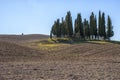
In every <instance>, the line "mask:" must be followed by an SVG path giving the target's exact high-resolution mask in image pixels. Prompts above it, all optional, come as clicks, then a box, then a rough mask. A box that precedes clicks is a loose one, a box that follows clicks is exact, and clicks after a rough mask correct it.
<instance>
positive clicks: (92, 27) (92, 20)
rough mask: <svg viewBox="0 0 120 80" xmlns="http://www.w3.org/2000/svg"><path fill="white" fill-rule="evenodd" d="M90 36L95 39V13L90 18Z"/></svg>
mask: <svg viewBox="0 0 120 80" xmlns="http://www.w3.org/2000/svg"><path fill="white" fill-rule="evenodd" d="M90 35H91V38H92V39H93V36H94V13H93V12H92V13H91V16H90Z"/></svg>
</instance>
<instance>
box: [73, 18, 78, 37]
mask: <svg viewBox="0 0 120 80" xmlns="http://www.w3.org/2000/svg"><path fill="white" fill-rule="evenodd" d="M77 33H78V26H77V19H75V22H74V37H76V36H77Z"/></svg>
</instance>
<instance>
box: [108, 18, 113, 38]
mask: <svg viewBox="0 0 120 80" xmlns="http://www.w3.org/2000/svg"><path fill="white" fill-rule="evenodd" d="M113 35H114V32H113V26H112V21H111V18H110V16H108V19H107V38H108V40H110V37H112V36H113Z"/></svg>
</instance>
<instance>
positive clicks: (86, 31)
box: [83, 19, 90, 40]
mask: <svg viewBox="0 0 120 80" xmlns="http://www.w3.org/2000/svg"><path fill="white" fill-rule="evenodd" d="M83 27H84V36H85V39H87V40H88V39H90V28H89V23H88V21H87V20H86V19H84V22H83Z"/></svg>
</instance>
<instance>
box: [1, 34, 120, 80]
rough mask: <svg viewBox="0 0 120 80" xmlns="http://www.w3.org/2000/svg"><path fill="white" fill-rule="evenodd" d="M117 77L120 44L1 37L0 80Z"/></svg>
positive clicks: (109, 79)
mask: <svg viewBox="0 0 120 80" xmlns="http://www.w3.org/2000/svg"><path fill="white" fill-rule="evenodd" d="M14 41H15V42H16V43H17V44H16V43H14ZM21 42H22V43H21ZM119 75H120V44H118V43H115V42H106V41H86V42H80V43H72V44H70V43H55V42H51V41H49V40H48V36H44V35H26V36H22V35H21V36H18V37H17V36H15V35H13V36H6V35H5V36H4V35H1V36H0V80H120V76H119Z"/></svg>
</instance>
